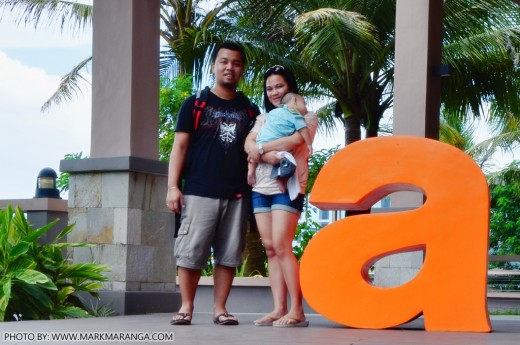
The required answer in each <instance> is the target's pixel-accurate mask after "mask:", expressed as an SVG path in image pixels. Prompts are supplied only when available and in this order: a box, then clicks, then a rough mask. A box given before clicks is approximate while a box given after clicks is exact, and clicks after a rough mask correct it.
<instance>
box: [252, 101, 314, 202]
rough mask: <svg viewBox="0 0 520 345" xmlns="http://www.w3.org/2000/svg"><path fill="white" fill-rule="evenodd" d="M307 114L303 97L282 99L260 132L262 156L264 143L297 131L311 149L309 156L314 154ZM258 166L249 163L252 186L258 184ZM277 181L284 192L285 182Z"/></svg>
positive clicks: (269, 114)
mask: <svg viewBox="0 0 520 345" xmlns="http://www.w3.org/2000/svg"><path fill="white" fill-rule="evenodd" d="M305 114H307V106H306V104H305V100H304V99H303V97H302V96H301V95H299V94H297V93H292V92H289V93H287V94H286V95H285V96H284V97H283V98H282V100H281V102H280V106H279V107H278V108H275V109H273V110H271V111H270V112H269V113H267V114H266V120H265V124H264V126H263V127H262V129H261V130H260V132H258V135H257V138H256V142H257V144H258V146H259V148H260V154H262V153H263V152H261V151H262V150H261V147H262V143H266V142H269V141H273V140H276V139H279V138H282V137H285V136H289V135H292V134H293V133H294V132H295V131H298V132H299V133H300V134H301V136H302V137H303V140H305V144H306V145H307V148H308V149H309V154H312V141H311V138H310V134H309V130H308V129H307V124H306V122H305V119H304V118H303V116H302V115H305ZM256 166H257V163H253V162H249V165H248V172H247V182H248V183H249V184H250V185H254V184H255V183H256V175H255V170H256ZM273 169H277V170H278V167H276V166H275V167H273ZM287 178H288V177H285V178H284V180H287ZM277 180H278V181H279V184H280V190H281V191H282V192H284V191H285V183H284V181H280V179H277Z"/></svg>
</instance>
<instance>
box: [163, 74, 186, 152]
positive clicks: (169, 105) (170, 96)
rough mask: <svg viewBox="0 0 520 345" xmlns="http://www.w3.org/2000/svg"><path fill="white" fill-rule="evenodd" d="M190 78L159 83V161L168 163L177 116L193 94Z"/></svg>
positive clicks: (183, 77)
mask: <svg viewBox="0 0 520 345" xmlns="http://www.w3.org/2000/svg"><path fill="white" fill-rule="evenodd" d="M192 85H193V80H192V77H191V76H189V75H187V76H181V77H177V78H175V79H173V80H165V79H163V80H162V81H161V87H160V89H159V159H160V160H161V161H165V162H166V161H168V160H169V158H170V152H171V150H172V145H173V138H174V137H175V132H174V130H175V124H176V123H177V114H178V113H179V110H180V108H181V105H182V102H183V101H184V100H185V99H186V98H187V97H189V96H190V95H192V94H193V86H192Z"/></svg>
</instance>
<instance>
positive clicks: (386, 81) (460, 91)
mask: <svg viewBox="0 0 520 345" xmlns="http://www.w3.org/2000/svg"><path fill="white" fill-rule="evenodd" d="M258 13H262V14H263V16H258V15H257V14H258ZM353 13H357V15H354V14H353ZM235 14H236V15H237V16H238V17H237V19H236V21H237V23H238V24H240V25H244V23H245V24H246V27H244V28H242V31H241V32H240V35H243V36H244V37H246V40H250V41H252V42H255V44H256V45H257V47H263V50H265V51H269V52H271V54H270V55H269V56H268V57H269V59H270V60H271V61H279V62H284V61H287V60H288V63H287V65H289V66H290V67H292V68H293V69H294V70H295V71H297V72H298V77H299V80H300V81H303V83H304V84H306V85H307V86H308V88H310V89H311V90H313V91H314V95H321V96H325V97H328V98H329V99H332V100H333V101H332V102H331V103H330V104H329V107H328V110H329V111H328V113H327V115H328V116H329V119H330V118H331V117H332V116H334V115H335V116H339V117H341V119H342V120H343V123H344V124H345V130H346V133H345V134H346V143H347V144H348V143H350V142H353V141H356V140H359V139H360V137H361V136H360V131H359V129H360V126H363V127H364V128H365V129H366V133H367V136H368V137H371V136H376V135H377V132H378V127H379V120H380V119H381V117H382V115H383V114H384V112H385V111H386V110H388V109H390V108H391V107H392V105H393V73H394V70H393V60H394V38H395V37H394V36H395V22H394V21H395V1H377V0H374V1H366V0H363V1H362V0H345V1H335V0H321V1H320V0H318V1H306V2H294V1H288V0H277V1H263V2H257V1H253V0H249V1H248V0H244V1H241V2H240V6H239V7H238V8H237V9H236V12H235ZM444 15H445V17H444V40H443V51H444V53H443V63H445V64H449V65H451V66H452V68H453V77H451V78H448V79H446V80H445V82H444V83H443V90H442V104H443V110H444V111H446V112H449V113H451V114H452V115H454V116H458V117H465V116H482V115H481V114H482V113H483V109H484V105H485V104H492V106H493V107H494V108H496V109H497V111H498V112H499V113H500V114H506V113H511V114H516V115H515V116H518V114H520V111H519V110H520V109H519V107H520V102H519V100H520V97H519V96H520V94H519V93H520V85H519V82H520V78H519V77H520V69H519V68H518V67H519V63H518V61H519V48H520V31H519V29H518V27H519V25H520V10H519V6H518V5H517V4H516V3H514V2H512V1H503V0H483V1H478V2H475V1H470V0H446V1H445V2H444ZM240 16H241V17H240ZM264 18H265V19H264ZM249 23H250V24H249ZM251 26H253V27H258V28H259V29H258V30H256V31H254V32H252V31H251ZM354 28H357V31H356V30H355V29H354ZM277 42H279V44H277ZM264 60H265V59H264ZM307 83H311V85H312V86H309V84H307Z"/></svg>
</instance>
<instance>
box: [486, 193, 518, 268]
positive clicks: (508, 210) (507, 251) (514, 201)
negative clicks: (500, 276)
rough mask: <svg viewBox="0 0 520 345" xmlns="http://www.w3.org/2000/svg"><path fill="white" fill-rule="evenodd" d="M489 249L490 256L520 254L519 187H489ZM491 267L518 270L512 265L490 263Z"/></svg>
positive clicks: (507, 263)
mask: <svg viewBox="0 0 520 345" xmlns="http://www.w3.org/2000/svg"><path fill="white" fill-rule="evenodd" d="M490 190H491V219H490V228H491V233H490V238H489V248H490V253H491V254H497V255H518V254H520V187H519V186H518V185H515V184H507V185H491V187H490ZM491 266H492V267H502V268H507V269H511V268H518V267H517V266H518V265H515V264H514V263H509V262H506V263H492V265H491Z"/></svg>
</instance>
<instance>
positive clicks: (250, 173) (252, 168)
mask: <svg viewBox="0 0 520 345" xmlns="http://www.w3.org/2000/svg"><path fill="white" fill-rule="evenodd" d="M247 183H248V184H249V185H250V186H252V185H254V184H255V183H256V163H252V162H249V163H248V164H247Z"/></svg>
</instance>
